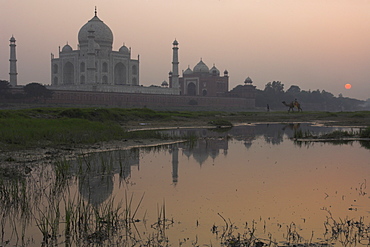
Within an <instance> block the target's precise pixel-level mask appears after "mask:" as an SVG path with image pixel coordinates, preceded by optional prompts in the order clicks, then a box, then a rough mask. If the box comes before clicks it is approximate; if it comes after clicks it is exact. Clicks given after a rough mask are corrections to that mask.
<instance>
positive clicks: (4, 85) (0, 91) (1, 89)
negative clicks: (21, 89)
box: [0, 80, 12, 98]
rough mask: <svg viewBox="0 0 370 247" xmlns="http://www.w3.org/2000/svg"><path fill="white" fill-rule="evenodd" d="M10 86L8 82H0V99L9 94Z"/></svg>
mask: <svg viewBox="0 0 370 247" xmlns="http://www.w3.org/2000/svg"><path fill="white" fill-rule="evenodd" d="M11 87H12V86H11V85H10V83H9V82H8V81H5V80H0V98H5V97H6V96H8V95H9V93H10V88H11Z"/></svg>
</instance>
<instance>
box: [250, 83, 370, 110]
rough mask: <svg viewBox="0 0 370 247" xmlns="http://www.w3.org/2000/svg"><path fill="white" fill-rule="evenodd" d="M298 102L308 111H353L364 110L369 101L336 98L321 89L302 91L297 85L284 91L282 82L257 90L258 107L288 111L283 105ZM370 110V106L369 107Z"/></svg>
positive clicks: (268, 84) (341, 96)
mask: <svg viewBox="0 0 370 247" xmlns="http://www.w3.org/2000/svg"><path fill="white" fill-rule="evenodd" d="M295 100H296V101H298V102H299V103H300V105H301V107H302V109H303V110H308V111H353V110H364V109H365V106H366V104H369V103H370V102H368V101H369V100H368V101H363V100H357V99H353V98H348V97H343V95H341V94H339V96H338V97H335V96H334V95H333V94H332V93H330V92H327V91H325V90H322V91H320V90H319V89H317V90H314V91H311V90H308V91H305V90H301V88H300V87H299V86H297V85H292V86H291V87H290V88H289V89H288V90H286V91H284V84H283V83H281V82H280V81H273V82H268V83H267V84H266V85H265V88H264V89H263V90H260V89H256V107H258V108H261V107H265V108H266V110H267V108H269V109H271V110H283V109H287V108H286V106H284V105H283V104H282V102H283V101H285V102H287V103H288V104H289V103H291V102H293V101H295ZM367 107H368V108H369V106H367Z"/></svg>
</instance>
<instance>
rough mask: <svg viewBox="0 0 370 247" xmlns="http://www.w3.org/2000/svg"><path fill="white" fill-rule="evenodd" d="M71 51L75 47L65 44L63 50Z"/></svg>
mask: <svg viewBox="0 0 370 247" xmlns="http://www.w3.org/2000/svg"><path fill="white" fill-rule="evenodd" d="M71 51H73V49H72V47H71V46H70V45H68V44H66V45H65V46H63V49H62V52H71Z"/></svg>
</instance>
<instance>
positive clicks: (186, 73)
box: [183, 67, 193, 75]
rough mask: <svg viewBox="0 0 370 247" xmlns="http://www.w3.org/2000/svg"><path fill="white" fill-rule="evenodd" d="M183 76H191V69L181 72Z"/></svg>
mask: <svg viewBox="0 0 370 247" xmlns="http://www.w3.org/2000/svg"><path fill="white" fill-rule="evenodd" d="M183 74H184V75H191V74H193V71H192V70H191V68H189V67H188V68H187V69H186V70H185V71H184V72H183Z"/></svg>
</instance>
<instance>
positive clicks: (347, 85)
mask: <svg viewBox="0 0 370 247" xmlns="http://www.w3.org/2000/svg"><path fill="white" fill-rule="evenodd" d="M344 87H345V88H346V89H351V87H352V85H351V84H349V83H347V84H346V85H344Z"/></svg>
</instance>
